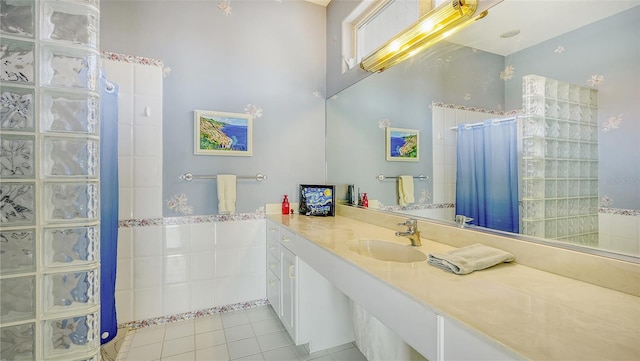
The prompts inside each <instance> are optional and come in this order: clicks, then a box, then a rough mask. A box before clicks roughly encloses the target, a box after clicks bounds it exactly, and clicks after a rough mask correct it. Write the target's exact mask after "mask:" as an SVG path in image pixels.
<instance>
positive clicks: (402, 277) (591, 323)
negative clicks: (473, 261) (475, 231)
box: [267, 214, 640, 360]
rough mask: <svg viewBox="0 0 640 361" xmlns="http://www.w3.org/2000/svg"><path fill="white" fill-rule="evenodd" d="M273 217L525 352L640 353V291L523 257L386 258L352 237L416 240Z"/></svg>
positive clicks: (589, 356)
mask: <svg viewBox="0 0 640 361" xmlns="http://www.w3.org/2000/svg"><path fill="white" fill-rule="evenodd" d="M267 218H268V219H271V220H272V221H275V222H276V223H279V224H282V225H285V226H286V227H288V228H289V229H290V230H292V231H293V232H295V233H297V234H298V235H300V236H302V237H303V238H305V239H307V240H309V241H311V242H313V243H314V244H316V245H318V246H320V247H322V248H324V249H326V250H327V251H329V252H331V253H333V254H334V255H336V256H337V257H339V258H341V259H343V260H344V261H347V262H350V263H351V264H353V265H355V266H357V267H360V268H361V269H363V270H365V271H366V272H368V273H369V274H371V275H373V276H375V277H377V278H379V279H381V280H383V281H384V282H386V283H388V284H389V285H391V286H392V287H393V288H395V289H397V290H399V292H404V293H406V294H407V295H409V296H410V297H412V298H414V299H415V300H417V301H419V302H421V303H424V304H425V305H428V307H429V308H431V309H432V310H434V311H436V312H437V313H438V314H441V315H443V316H446V317H448V318H451V319H454V320H456V321H457V322H459V323H461V324H463V325H465V326H466V327H468V328H470V329H471V330H474V331H475V332H478V333H480V334H483V335H484V336H486V337H487V338H489V339H491V340H493V341H495V342H497V343H498V344H501V345H503V346H504V347H506V348H507V349H510V350H511V351H513V352H515V353H517V354H519V355H521V356H522V357H524V358H528V359H533V360H640V342H639V340H640V297H636V296H633V295H629V294H626V293H622V292H618V291H614V290H610V289H607V288H604V287H600V286H596V285H593V284H589V283H586V282H581V281H577V280H574V279H571V278H568V277H563V276H559V275H556V274H553V273H549V272H544V271H540V270H537V269H534V268H530V267H527V266H523V265H520V264H518V263H517V259H516V262H514V263H508V264H507V263H505V264H500V265H497V266H495V267H492V268H489V269H485V270H482V271H476V272H473V273H470V274H468V275H463V276H461V275H455V274H453V273H448V272H445V271H442V270H440V269H438V268H435V267H433V266H430V265H429V264H428V263H427V262H426V261H424V262H418V263H395V262H385V261H379V260H375V259H373V258H368V257H364V256H360V255H358V254H356V253H354V252H351V251H350V250H349V249H348V248H347V242H348V241H350V240H353V239H382V240H388V241H394V242H398V243H406V244H408V243H409V240H408V239H406V238H402V237H396V236H395V234H394V233H395V231H394V230H391V229H388V228H384V227H380V226H376V225H372V224H368V223H365V222H361V221H357V220H354V219H352V218H348V217H343V216H335V217H306V216H299V215H285V216H283V215H279V214H278V215H268V216H267ZM421 231H422V232H423V237H422V246H421V247H416V248H417V249H419V250H421V251H422V252H424V253H425V254H428V253H431V252H446V251H449V250H452V249H454V248H453V247H451V246H448V245H445V244H442V243H438V242H433V241H430V240H429V239H428V238H426V237H425V235H426V234H428V230H427V229H421ZM634 281H637V280H634Z"/></svg>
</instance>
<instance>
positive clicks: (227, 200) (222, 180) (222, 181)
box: [216, 174, 236, 214]
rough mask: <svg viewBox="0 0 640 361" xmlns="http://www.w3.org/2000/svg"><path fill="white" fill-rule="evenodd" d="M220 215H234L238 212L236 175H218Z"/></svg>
mask: <svg viewBox="0 0 640 361" xmlns="http://www.w3.org/2000/svg"><path fill="white" fill-rule="evenodd" d="M216 180H217V181H218V214H234V213H235V212H236V176H235V174H218V175H217V176H216Z"/></svg>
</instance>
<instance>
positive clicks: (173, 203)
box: [167, 193, 193, 215]
mask: <svg viewBox="0 0 640 361" xmlns="http://www.w3.org/2000/svg"><path fill="white" fill-rule="evenodd" d="M167 207H169V209H170V210H172V211H174V212H176V213H179V214H183V215H189V214H193V207H191V206H189V205H187V196H186V195H185V194H184V193H180V194H176V195H174V196H173V197H171V199H169V200H168V201H167Z"/></svg>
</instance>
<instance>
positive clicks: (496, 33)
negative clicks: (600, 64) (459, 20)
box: [449, 0, 640, 56]
mask: <svg viewBox="0 0 640 361" xmlns="http://www.w3.org/2000/svg"><path fill="white" fill-rule="evenodd" d="M638 5H640V0H597V1H594V0H504V1H503V2H502V3H500V4H498V5H496V6H494V7H493V8H491V9H489V15H488V16H487V17H485V18H484V19H481V20H479V21H478V22H476V23H475V24H473V25H471V26H469V27H467V28H466V29H464V30H462V31H460V32H459V33H457V34H455V35H454V36H452V37H451V38H449V41H452V42H454V43H457V44H461V45H466V46H469V47H472V48H476V49H479V50H484V51H487V52H490V53H494V54H499V55H503V56H506V55H509V54H512V53H514V52H517V51H520V50H522V49H526V48H528V47H530V46H533V45H536V44H539V43H541V42H543V41H545V40H549V39H551V38H554V37H556V36H559V35H561V34H564V33H567V32H569V31H572V30H575V29H577V28H580V27H582V26H584V25H587V24H590V23H592V22H595V21H598V20H601V19H604V18H606V17H609V16H611V15H614V14H616V13H619V12H621V11H624V10H626V9H629V8H631V7H634V6H638ZM512 30H520V34H519V35H517V36H514V37H512V38H501V37H500V34H503V33H505V32H509V31H512Z"/></svg>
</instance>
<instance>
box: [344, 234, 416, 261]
mask: <svg viewBox="0 0 640 361" xmlns="http://www.w3.org/2000/svg"><path fill="white" fill-rule="evenodd" d="M347 246H348V247H349V250H351V251H352V252H355V253H357V254H359V255H361V256H365V257H372V258H375V259H378V260H381V261H391V262H403V263H411V262H422V261H425V260H426V259H427V255H426V254H424V253H422V252H420V251H418V250H417V249H415V248H412V246H411V245H409V244H407V245H404V244H399V243H394V242H389V241H382V240H378V239H356V240H353V241H349V242H348V243H347Z"/></svg>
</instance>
